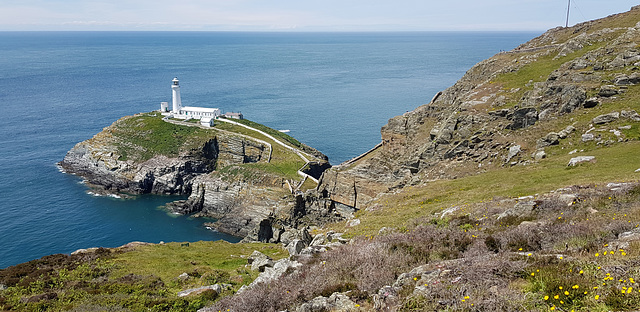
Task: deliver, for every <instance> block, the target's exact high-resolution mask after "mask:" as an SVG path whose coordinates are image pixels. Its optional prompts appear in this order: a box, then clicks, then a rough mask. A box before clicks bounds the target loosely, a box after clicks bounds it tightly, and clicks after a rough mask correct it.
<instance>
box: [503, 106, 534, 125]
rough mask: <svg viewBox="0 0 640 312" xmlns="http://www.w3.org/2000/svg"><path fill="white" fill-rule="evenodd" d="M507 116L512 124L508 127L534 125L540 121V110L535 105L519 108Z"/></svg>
mask: <svg viewBox="0 0 640 312" xmlns="http://www.w3.org/2000/svg"><path fill="white" fill-rule="evenodd" d="M507 118H508V119H509V120H511V124H510V125H508V126H507V129H511V130H516V129H521V128H526V127H529V126H532V125H534V124H535V123H536V121H538V110H537V109H536V108H535V107H525V108H519V109H516V110H515V111H513V112H512V113H509V114H508V115H507Z"/></svg>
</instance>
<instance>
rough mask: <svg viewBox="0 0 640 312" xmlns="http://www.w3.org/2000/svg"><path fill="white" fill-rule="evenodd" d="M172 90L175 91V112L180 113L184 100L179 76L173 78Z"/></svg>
mask: <svg viewBox="0 0 640 312" xmlns="http://www.w3.org/2000/svg"><path fill="white" fill-rule="evenodd" d="M171 82H172V84H171V91H173V113H174V114H180V110H181V109H182V101H181V100H180V84H179V81H178V78H177V77H176V78H173V80H172V81H171Z"/></svg>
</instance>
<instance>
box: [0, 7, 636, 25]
mask: <svg viewBox="0 0 640 312" xmlns="http://www.w3.org/2000/svg"><path fill="white" fill-rule="evenodd" d="M572 2H573V3H574V6H575V8H574V11H575V14H574V15H572V20H571V21H572V23H577V22H581V21H584V20H587V19H595V18H599V17H604V16H606V15H609V14H612V13H618V12H622V11H626V10H628V9H629V8H630V7H631V6H632V5H634V4H635V3H634V2H635V1H632V0H613V1H607V4H606V5H603V4H602V2H601V1H596V0H580V1H572ZM565 14H566V2H565V1H561V0H536V1H534V0H520V1H513V0H485V1H477V0H474V1H472V0H448V1H437V2H436V1H424V0H396V1H388V0H324V1H319V0H307V1H299V0H271V1H264V0H224V1H222V0H180V1H176V0H153V1H152V0H128V1H124V0H109V1H106V0H84V1H81V0H64V1H63V0H23V1H17V0H5V1H3V2H1V3H0V30H29V29H39V30H47V29H56V30H123V29H124V30H126V29H132V30H138V29H148V30H184V29H202V30H234V29H235V30H273V29H298V30H545V29H548V28H552V27H555V26H558V25H562V24H563V23H564V18H565Z"/></svg>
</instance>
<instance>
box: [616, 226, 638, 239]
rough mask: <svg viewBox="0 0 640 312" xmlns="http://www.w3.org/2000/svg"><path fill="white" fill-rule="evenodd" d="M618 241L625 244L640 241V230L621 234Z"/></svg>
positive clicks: (636, 229)
mask: <svg viewBox="0 0 640 312" xmlns="http://www.w3.org/2000/svg"><path fill="white" fill-rule="evenodd" d="M618 240H620V241H623V242H631V241H637V240H640V228H635V229H633V230H631V231H628V232H624V233H621V234H620V235H618Z"/></svg>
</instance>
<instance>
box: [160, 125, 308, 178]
mask: <svg viewBox="0 0 640 312" xmlns="http://www.w3.org/2000/svg"><path fill="white" fill-rule="evenodd" d="M162 120H164V121H166V122H168V123H172V124H176V125H182V126H188V127H200V128H203V129H211V128H210V127H205V126H202V125H200V124H199V123H197V124H195V123H190V122H185V121H179V120H172V119H169V118H166V117H165V118H162ZM215 121H222V122H226V123H230V124H233V125H236V126H240V127H244V128H247V129H249V130H251V131H255V132H258V133H260V134H262V135H264V136H265V137H267V138H269V139H271V140H273V142H275V143H277V144H279V145H282V146H283V147H284V148H286V149H288V150H290V151H292V152H294V153H296V154H297V155H298V156H299V157H300V158H302V160H303V161H304V165H303V166H302V167H300V169H299V170H298V175H300V176H302V177H303V182H302V183H300V185H302V184H304V181H305V180H306V179H311V181H313V182H315V183H316V184H318V183H319V181H318V179H316V178H314V177H312V176H310V175H308V174H306V173H304V172H302V169H303V168H304V167H306V166H307V165H308V164H309V162H310V161H309V158H307V157H310V158H311V157H313V156H311V155H309V154H306V153H304V152H303V151H301V150H299V149H297V148H295V147H292V146H289V145H287V144H285V143H284V142H282V141H280V140H278V139H276V138H275V137H274V136H272V135H270V134H268V133H266V132H264V131H262V130H259V129H256V128H253V127H250V126H247V125H245V124H242V123H239V122H236V121H233V120H228V119H225V118H216V120H215ZM216 130H218V131H225V130H221V129H216ZM234 134H237V135H241V136H243V137H247V138H250V139H252V140H255V141H258V142H260V143H263V144H265V145H267V146H269V159H268V160H267V162H271V155H272V154H273V146H271V143H269V142H267V141H264V140H260V139H257V138H254V137H250V136H247V135H243V134H240V133H234ZM305 154H306V156H307V157H305Z"/></svg>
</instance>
